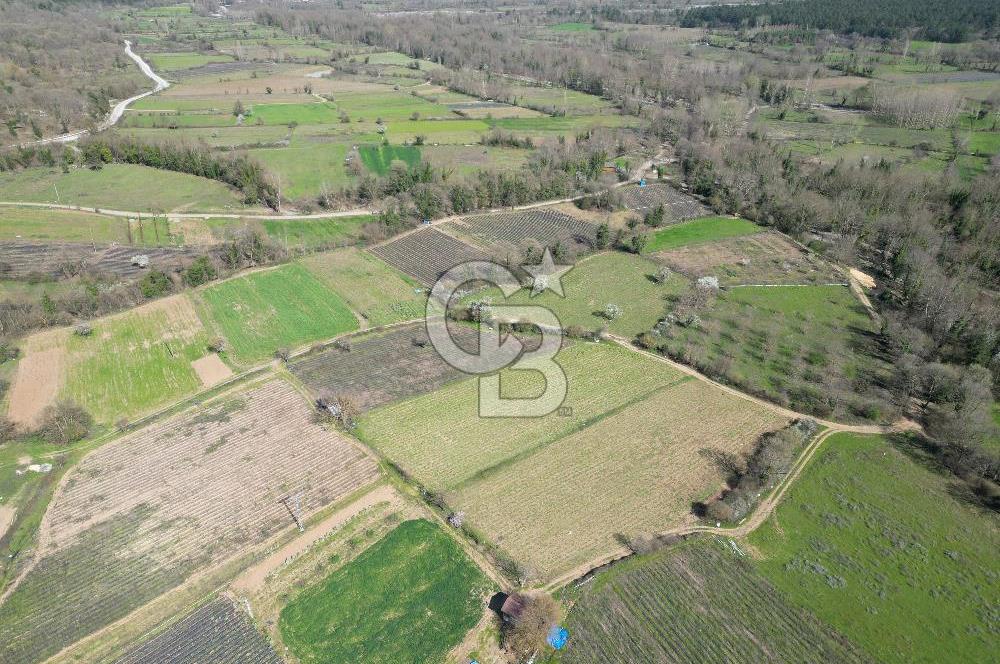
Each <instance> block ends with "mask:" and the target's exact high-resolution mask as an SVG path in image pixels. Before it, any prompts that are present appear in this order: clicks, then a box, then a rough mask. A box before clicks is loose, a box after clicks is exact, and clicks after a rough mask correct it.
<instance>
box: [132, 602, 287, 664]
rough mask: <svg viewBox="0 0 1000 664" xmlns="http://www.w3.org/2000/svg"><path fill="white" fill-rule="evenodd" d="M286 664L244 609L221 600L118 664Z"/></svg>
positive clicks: (184, 620) (173, 627)
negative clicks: (283, 663)
mask: <svg viewBox="0 0 1000 664" xmlns="http://www.w3.org/2000/svg"><path fill="white" fill-rule="evenodd" d="M207 662H211V663H212V664H282V659H281V658H280V657H278V655H277V653H275V652H274V649H273V648H271V644H270V643H268V641H267V638H266V637H265V636H264V635H263V634H261V633H260V632H259V631H257V626H256V625H254V623H253V620H251V619H250V616H248V615H247V614H246V613H245V612H244V611H243V609H238V608H236V607H235V606H233V603H232V602H231V601H229V600H228V599H226V598H225V597H219V598H218V599H215V600H213V601H211V602H209V603H208V604H206V605H205V606H203V607H201V608H200V609H198V610H197V611H195V612H193V613H191V614H189V615H187V616H185V617H184V618H182V619H181V620H179V621H178V622H176V623H175V624H173V625H171V626H170V627H169V628H167V629H166V630H165V631H164V632H162V633H161V634H159V635H157V636H155V637H153V638H152V639H150V640H149V641H147V642H145V643H143V644H142V645H140V646H138V647H137V648H135V649H133V650H131V651H130V652H128V653H127V654H126V655H124V656H123V657H121V658H119V659H118V660H116V661H115V664H205V663H207Z"/></svg>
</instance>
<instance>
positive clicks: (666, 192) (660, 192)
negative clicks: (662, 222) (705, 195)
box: [618, 184, 710, 221]
mask: <svg viewBox="0 0 1000 664" xmlns="http://www.w3.org/2000/svg"><path fill="white" fill-rule="evenodd" d="M618 191H619V192H620V193H621V197H622V203H623V204H624V205H625V207H627V208H628V209H630V210H636V211H639V212H646V211H649V210H650V209H652V208H654V207H656V206H657V205H663V208H664V211H665V213H666V214H665V215H664V217H665V218H666V220H668V221H682V220H684V219H693V218H695V217H703V216H705V215H707V214H710V211H709V210H708V208H706V207H705V206H704V205H702V204H701V203H699V202H698V200H697V199H695V198H694V197H692V196H688V195H687V194H683V193H681V192H679V191H677V190H676V189H674V188H673V187H671V186H670V185H668V184H648V185H646V186H645V187H640V186H638V185H628V186H626V187H622V188H621V189H619V190H618Z"/></svg>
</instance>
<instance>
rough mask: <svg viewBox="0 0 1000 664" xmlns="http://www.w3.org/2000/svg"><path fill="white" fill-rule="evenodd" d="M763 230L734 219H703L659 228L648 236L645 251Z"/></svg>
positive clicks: (650, 251)
mask: <svg viewBox="0 0 1000 664" xmlns="http://www.w3.org/2000/svg"><path fill="white" fill-rule="evenodd" d="M761 230H763V229H762V228H761V227H760V226H758V225H757V224H755V223H753V222H752V221H747V220H746V219H738V218H736V217H703V218H701V219H692V220H691V221H685V222H684V223H681V224H676V225H673V226H667V227H666V228H661V229H659V230H657V231H655V232H653V233H652V234H650V236H649V242H648V243H647V244H646V249H645V251H646V252H647V253H653V252H656V251H666V250H668V249H676V248H677V247H683V246H686V245H689V244H699V243H701V242H711V241H713V240H721V239H723V238H727V237H736V236H739V235H752V234H753V233H759V232H760V231H761Z"/></svg>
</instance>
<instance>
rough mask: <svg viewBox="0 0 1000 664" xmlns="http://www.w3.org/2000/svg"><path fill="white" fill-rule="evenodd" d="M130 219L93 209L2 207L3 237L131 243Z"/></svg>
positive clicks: (0, 225)
mask: <svg viewBox="0 0 1000 664" xmlns="http://www.w3.org/2000/svg"><path fill="white" fill-rule="evenodd" d="M127 226H128V221H127V220H125V219H121V218H118V217H107V216H104V215H98V214H92V213H89V212H76V211H69V210H46V209H43V208H30V207H6V206H0V240H36V241H48V240H57V241H62V242H101V243H105V242H123V243H124V242H128V240H129V237H128V228H127Z"/></svg>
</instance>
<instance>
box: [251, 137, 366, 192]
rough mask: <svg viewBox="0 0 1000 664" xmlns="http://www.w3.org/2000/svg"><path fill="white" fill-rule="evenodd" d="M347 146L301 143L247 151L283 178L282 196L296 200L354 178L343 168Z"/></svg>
mask: <svg viewBox="0 0 1000 664" xmlns="http://www.w3.org/2000/svg"><path fill="white" fill-rule="evenodd" d="M348 148H349V146H348V145H347V144H345V143H302V144H298V145H295V146H293V147H287V148H266V149H255V150H247V153H248V154H249V155H251V156H252V157H254V158H255V159H257V160H258V161H259V162H260V163H262V164H263V165H264V166H265V167H266V168H267V169H268V170H269V171H271V172H272V173H274V174H276V175H277V176H279V177H280V181H281V195H282V196H285V197H286V198H291V199H296V198H314V197H316V196H318V195H319V194H320V193H321V191H322V190H323V187H324V186H325V187H327V188H329V190H330V191H331V192H336V191H337V190H339V189H341V188H342V187H344V186H346V185H348V184H349V183H350V182H351V177H350V176H349V175H348V174H347V171H346V170H345V169H344V159H345V158H346V157H347V152H348Z"/></svg>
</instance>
